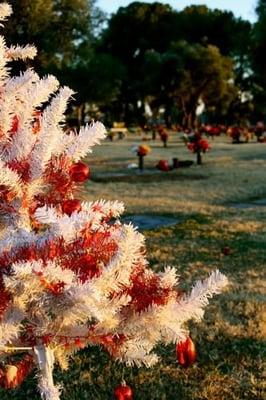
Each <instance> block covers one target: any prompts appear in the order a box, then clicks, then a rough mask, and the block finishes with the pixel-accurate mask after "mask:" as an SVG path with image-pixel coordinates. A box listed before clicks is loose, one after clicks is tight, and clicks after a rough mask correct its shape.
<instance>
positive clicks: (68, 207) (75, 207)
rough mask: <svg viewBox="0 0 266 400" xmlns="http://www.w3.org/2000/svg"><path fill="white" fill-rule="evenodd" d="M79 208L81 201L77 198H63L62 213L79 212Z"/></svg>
mask: <svg viewBox="0 0 266 400" xmlns="http://www.w3.org/2000/svg"><path fill="white" fill-rule="evenodd" d="M80 210H81V203H80V201H79V200H76V199H72V200H71V199H70V200H65V201H64V202H63V203H62V211H63V213H64V214H67V215H69V216H70V215H71V214H73V212H75V211H76V212H79V211H80Z"/></svg>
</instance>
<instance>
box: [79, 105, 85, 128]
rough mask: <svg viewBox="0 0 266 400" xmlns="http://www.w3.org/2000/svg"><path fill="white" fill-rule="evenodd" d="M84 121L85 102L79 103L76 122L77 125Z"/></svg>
mask: <svg viewBox="0 0 266 400" xmlns="http://www.w3.org/2000/svg"><path fill="white" fill-rule="evenodd" d="M84 121H85V104H81V105H80V106H79V107H78V124H79V127H81V126H82V125H84Z"/></svg>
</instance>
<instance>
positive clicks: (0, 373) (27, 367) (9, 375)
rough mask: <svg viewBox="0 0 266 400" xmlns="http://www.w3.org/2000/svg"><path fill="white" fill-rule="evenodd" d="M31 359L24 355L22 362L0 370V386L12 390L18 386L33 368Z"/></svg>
mask: <svg viewBox="0 0 266 400" xmlns="http://www.w3.org/2000/svg"><path fill="white" fill-rule="evenodd" d="M33 365H34V364H33V358H32V357H31V356H30V355H26V356H25V357H24V359H23V360H21V361H19V362H17V363H16V364H14V365H6V366H5V367H4V368H1V369H0V386H1V387H3V388H5V389H13V388H15V387H17V386H19V385H20V384H21V383H22V382H23V381H24V379H25V377H26V376H27V375H28V374H29V373H30V371H31V370H32V368H33Z"/></svg>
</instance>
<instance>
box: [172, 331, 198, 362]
mask: <svg viewBox="0 0 266 400" xmlns="http://www.w3.org/2000/svg"><path fill="white" fill-rule="evenodd" d="M176 357H177V361H178V362H179V364H180V365H182V367H185V368H187V367H189V366H190V365H191V364H193V362H194V361H195V360H196V348H195V345H194V343H193V341H192V340H191V338H190V337H189V336H188V337H187V338H186V340H185V341H184V342H179V343H178V344H177V345H176Z"/></svg>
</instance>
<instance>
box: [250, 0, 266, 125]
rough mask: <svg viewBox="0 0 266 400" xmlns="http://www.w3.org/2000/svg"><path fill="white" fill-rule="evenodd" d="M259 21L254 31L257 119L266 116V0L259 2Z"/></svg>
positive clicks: (253, 59) (253, 52)
mask: <svg viewBox="0 0 266 400" xmlns="http://www.w3.org/2000/svg"><path fill="white" fill-rule="evenodd" d="M256 12H257V15H258V21H257V22H256V23H255V25H254V30H253V51H252V55H253V58H252V61H253V65H252V68H253V71H254V90H253V94H254V98H255V110H256V114H257V115H256V117H257V118H265V114H266V93H265V87H266V58H265V53H266V0H259V1H258V4H257V8H256Z"/></svg>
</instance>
